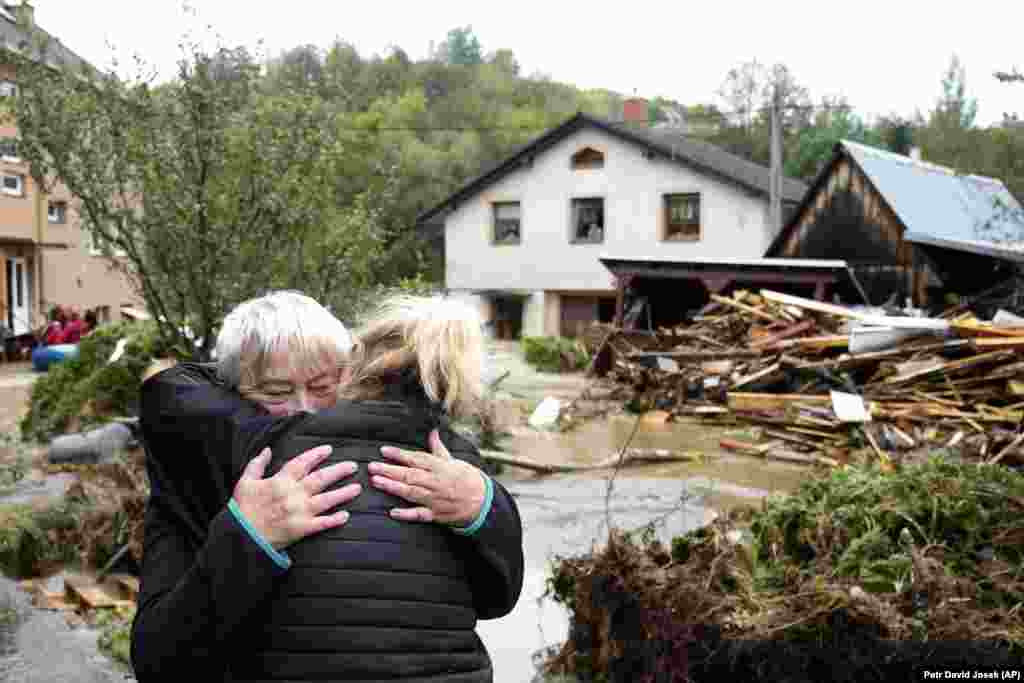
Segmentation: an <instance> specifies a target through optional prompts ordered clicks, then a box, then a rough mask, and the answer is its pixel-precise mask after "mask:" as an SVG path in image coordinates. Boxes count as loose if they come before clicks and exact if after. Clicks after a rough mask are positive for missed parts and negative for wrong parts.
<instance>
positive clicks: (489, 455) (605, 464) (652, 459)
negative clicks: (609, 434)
mask: <svg viewBox="0 0 1024 683" xmlns="http://www.w3.org/2000/svg"><path fill="white" fill-rule="evenodd" d="M480 455H481V457H483V458H484V459H485V460H489V461H491V462H496V463H501V464H502V465H510V466H512V467H520V468H522V469H524V470H532V471H534V472H539V473H540V474H557V473H560V472H586V471H591V470H606V469H611V468H613V467H615V465H616V464H617V463H618V462H619V454H618V453H614V454H613V455H611V456H609V457H608V458H606V459H604V460H602V461H600V462H597V463H593V464H590V465H570V464H548V463H543V462H538V461H536V460H531V459H530V458H523V457H519V456H515V455H509V454H507V453H499V452H497V451H480ZM701 457H702V456H701V455H699V454H696V453H690V452H679V451H669V450H665V449H661V448H630V449H627V450H626V452H625V454H623V456H622V464H623V465H639V464H645V463H646V464H649V463H659V462H693V461H695V460H698V459H700V458H701Z"/></svg>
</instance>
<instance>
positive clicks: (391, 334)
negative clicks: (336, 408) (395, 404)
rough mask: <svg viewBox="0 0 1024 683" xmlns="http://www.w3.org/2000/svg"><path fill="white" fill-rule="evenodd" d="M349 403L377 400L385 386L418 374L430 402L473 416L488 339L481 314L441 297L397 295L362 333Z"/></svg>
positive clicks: (479, 396) (346, 393) (347, 393)
mask: <svg viewBox="0 0 1024 683" xmlns="http://www.w3.org/2000/svg"><path fill="white" fill-rule="evenodd" d="M358 338H359V341H358V344H357V345H356V348H355V350H354V351H353V354H352V362H351V364H350V368H351V370H352V376H351V380H350V381H349V382H348V383H347V384H346V385H345V386H344V387H343V388H342V392H341V393H342V396H343V397H345V398H353V399H360V398H378V397H380V396H381V395H383V393H384V392H385V386H386V385H387V384H389V383H390V382H392V381H394V378H395V377H396V376H397V375H399V374H400V373H402V372H403V371H405V370H409V369H414V370H416V372H417V377H418V379H419V382H420V384H421V386H422V387H423V390H424V392H425V393H426V395H427V397H428V398H429V399H430V400H431V401H434V402H435V403H439V404H441V405H442V406H443V407H444V409H445V411H446V412H447V413H448V414H449V415H451V416H453V417H458V416H464V415H469V414H472V413H474V412H476V411H477V410H479V408H480V406H481V401H482V399H483V394H484V383H483V362H484V337H483V325H482V322H481V319H480V314H479V313H478V312H477V311H476V310H475V309H474V308H472V307H471V306H469V305H467V304H465V303H462V302H460V301H458V300H455V299H448V298H445V297H441V296H433V297H415V296H404V295H399V296H393V297H389V298H388V299H386V300H385V301H384V302H383V304H382V305H381V306H380V307H379V309H378V310H377V312H376V314H375V315H373V316H372V317H371V318H370V320H369V321H368V322H367V323H366V324H365V325H364V326H363V327H362V328H361V330H360V332H359V334H358Z"/></svg>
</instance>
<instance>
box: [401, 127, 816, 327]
mask: <svg viewBox="0 0 1024 683" xmlns="http://www.w3.org/2000/svg"><path fill="white" fill-rule="evenodd" d="M627 111H628V110H627ZM806 189H807V188H806V186H805V185H804V184H803V183H802V182H800V181H796V180H792V179H789V178H784V179H783V182H782V201H783V207H784V212H785V209H788V208H790V207H791V206H795V204H796V203H797V202H799V200H800V199H801V198H802V197H803V195H804V193H805V192H806ZM768 197H769V173H768V169H766V168H764V167H762V166H759V165H757V164H753V163H751V162H749V161H746V160H744V159H742V158H740V157H737V156H735V155H732V154H729V153H727V152H725V151H723V150H722V149H720V148H717V147H714V146H712V145H708V144H706V143H702V142H698V141H696V140H693V139H688V138H685V137H683V136H681V135H679V134H677V133H674V132H672V131H671V130H664V129H658V130H650V129H641V128H637V127H633V126H629V125H626V124H622V123H612V122H609V121H606V120H603V119H599V118H596V117H593V116H589V115H586V114H582V113H580V114H577V115H575V116H573V117H572V118H571V119H569V120H567V121H566V122H565V123H563V124H561V125H559V126H557V127H556V128H554V129H552V130H549V131H548V132H546V133H545V134H544V135H542V136H540V137H539V138H537V139H536V140H534V141H533V142H531V143H529V144H527V145H525V146H524V147H523V148H522V149H520V150H519V151H517V152H515V153H514V154H513V155H512V156H510V157H509V158H508V159H506V160H505V161H503V162H502V163H500V164H498V165H497V166H496V167H495V168H493V169H491V170H490V171H488V172H486V173H484V174H483V175H481V176H479V177H478V178H476V179H474V180H472V181H471V182H469V183H467V184H466V185H465V186H464V187H462V188H461V189H459V190H458V191H457V192H455V193H454V194H452V195H451V196H450V197H448V198H447V199H445V200H444V201H443V202H441V203H440V204H438V205H437V206H435V207H434V208H432V209H430V210H429V211H427V212H426V213H424V214H423V215H422V216H421V217H420V219H419V222H420V224H421V225H424V224H426V225H431V224H434V225H436V224H439V223H441V222H442V221H443V226H444V227H443V229H444V254H445V279H446V282H445V285H446V288H447V289H448V290H449V292H450V293H451V294H452V295H455V296H460V297H466V298H468V299H471V300H472V301H473V302H475V303H477V304H478V305H479V306H480V307H481V312H482V314H483V315H484V319H485V320H491V321H494V322H495V325H496V331H497V334H498V336H500V337H512V336H518V334H520V333H521V334H523V335H529V336H534V335H555V334H563V335H572V334H575V333H576V332H577V331H578V329H579V325H580V324H581V323H586V322H591V321H594V320H603V321H611V320H612V319H613V317H614V315H615V311H616V298H615V297H616V291H615V284H614V282H613V280H612V276H611V275H610V274H609V271H608V270H607V269H606V268H605V267H604V265H602V263H601V261H600V260H599V258H600V257H602V256H609V255H610V256H614V257H615V258H652V257H654V258H658V259H662V260H664V259H679V260H688V259H695V258H697V259H699V258H708V257H736V258H746V257H750V258H757V257H760V256H762V255H763V254H764V252H765V250H766V249H767V247H768V245H769V244H770V243H771V242H772V239H773V238H774V237H775V234H774V231H772V230H770V229H769V219H768V217H769V201H768Z"/></svg>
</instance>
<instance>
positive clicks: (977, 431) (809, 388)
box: [587, 291, 1024, 466]
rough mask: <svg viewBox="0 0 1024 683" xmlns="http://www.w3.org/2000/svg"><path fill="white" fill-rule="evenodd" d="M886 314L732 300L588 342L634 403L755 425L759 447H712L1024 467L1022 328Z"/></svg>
mask: <svg viewBox="0 0 1024 683" xmlns="http://www.w3.org/2000/svg"><path fill="white" fill-rule="evenodd" d="M884 313H885V312H884V311H879V310H870V309H867V310H865V309H853V308H847V307H843V306H836V305H831V304H825V303H822V302H817V301H811V300H808V299H801V298H798V297H792V296H787V295H783V294H778V293H775V292H766V291H762V292H761V293H760V294H752V293H748V292H737V293H736V294H735V295H734V296H732V297H730V298H725V297H714V301H713V302H712V303H711V304H710V305H709V306H707V307H705V309H704V310H703V311H702V312H701V314H700V315H698V316H696V317H695V318H694V319H693V320H692V322H690V323H689V324H685V325H680V326H677V327H675V328H672V329H660V330H657V331H654V332H652V333H646V332H641V331H625V330H615V329H611V328H607V327H606V328H603V329H602V328H598V329H597V330H592V331H591V332H590V333H589V334H588V335H587V339H588V340H590V343H591V345H592V350H593V352H594V353H596V354H597V355H598V359H597V362H596V363H595V366H596V367H597V368H598V369H603V370H604V371H606V372H607V376H608V377H609V378H610V379H612V380H614V381H616V382H617V383H618V384H619V385H620V386H623V387H625V388H626V389H628V391H629V396H628V397H627V404H628V405H629V406H630V407H631V408H632V409H634V410H637V411H643V410H650V409H660V410H666V411H669V412H670V413H672V414H673V415H676V416H680V415H691V416H698V417H700V418H702V419H705V420H708V421H713V422H726V423H734V422H736V421H740V422H742V423H745V424H747V425H750V426H753V427H757V428H759V435H760V437H761V438H760V439H759V440H758V442H757V443H749V442H736V441H733V442H729V443H723V444H722V445H723V446H724V447H726V448H730V449H732V450H737V451H740V452H746V453H750V454H752V455H758V456H764V457H775V458H780V459H787V460H794V461H802V462H811V463H820V464H825V465H829V466H836V465H841V464H845V463H848V462H851V460H854V461H855V460H857V459H858V457H859V456H860V455H866V456H868V459H871V460H876V461H881V462H882V463H883V464H884V465H885V466H889V465H891V464H892V463H893V462H900V461H907V462H910V461H913V460H915V459H916V460H917V461H920V460H921V459H922V458H924V457H927V454H928V453H929V452H931V451H932V450H934V449H936V448H948V449H953V450H955V451H956V452H958V453H961V454H963V455H964V456H966V457H969V458H971V459H973V460H978V461H985V462H1003V463H1004V464H1007V465H1017V464H1024V435H1022V434H1020V433H1019V431H1020V430H1019V429H1018V427H1019V425H1020V423H1021V422H1022V420H1024V355H1022V353H1021V352H1022V351H1024V320H1022V319H1020V318H1017V317H1015V316H1012V315H1006V314H1005V312H1004V313H1003V314H1002V315H1000V316H997V317H996V319H995V320H994V321H990V322H982V321H979V320H978V319H977V318H976V317H974V316H973V315H972V314H971V313H969V312H968V313H964V312H956V311H955V310H954V311H951V312H950V315H949V316H948V317H947V318H935V319H931V318H921V317H910V316H905V315H901V316H891V315H885V314H884ZM602 332H604V334H602ZM595 340H601V341H600V342H596V341H595Z"/></svg>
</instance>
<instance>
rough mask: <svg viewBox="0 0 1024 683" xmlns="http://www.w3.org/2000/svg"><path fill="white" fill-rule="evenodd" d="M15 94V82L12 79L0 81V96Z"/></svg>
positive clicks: (16, 92) (16, 87)
mask: <svg viewBox="0 0 1024 683" xmlns="http://www.w3.org/2000/svg"><path fill="white" fill-rule="evenodd" d="M17 94H18V85H17V83H15V82H14V81H0V97H13V96H15V95H17Z"/></svg>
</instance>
